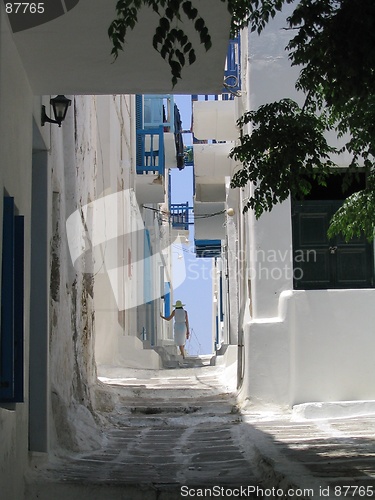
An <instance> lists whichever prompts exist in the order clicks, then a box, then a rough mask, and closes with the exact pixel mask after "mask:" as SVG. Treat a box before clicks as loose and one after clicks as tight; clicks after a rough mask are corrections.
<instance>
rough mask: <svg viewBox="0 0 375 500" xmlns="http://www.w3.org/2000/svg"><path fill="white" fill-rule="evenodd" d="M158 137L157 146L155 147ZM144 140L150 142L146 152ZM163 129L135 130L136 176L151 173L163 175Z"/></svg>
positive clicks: (161, 127)
mask: <svg viewBox="0 0 375 500" xmlns="http://www.w3.org/2000/svg"><path fill="white" fill-rule="evenodd" d="M156 137H158V139H159V141H158V142H159V145H158V147H157V146H156V145H155V138H156ZM146 138H148V139H149V140H150V144H149V146H150V147H149V148H147V150H146ZM164 170H165V155H164V129H163V126H160V127H159V128H154V129H142V130H137V167H136V171H137V174H144V173H147V172H153V173H155V174H159V175H164Z"/></svg>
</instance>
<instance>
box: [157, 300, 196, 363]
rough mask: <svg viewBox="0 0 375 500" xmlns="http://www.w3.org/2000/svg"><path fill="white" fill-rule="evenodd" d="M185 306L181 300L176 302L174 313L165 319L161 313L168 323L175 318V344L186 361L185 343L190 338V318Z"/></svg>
mask: <svg viewBox="0 0 375 500" xmlns="http://www.w3.org/2000/svg"><path fill="white" fill-rule="evenodd" d="M184 305H185V304H183V303H182V302H181V300H176V303H175V304H173V307H174V309H173V311H172V313H171V314H170V315H169V316H168V317H165V316H163V315H162V314H161V313H160V317H161V318H162V319H165V320H166V321H170V320H171V319H172V318H174V328H173V332H174V341H175V344H176V345H177V346H178V347H179V348H180V353H181V355H182V357H183V359H185V342H186V339H188V338H189V335H190V334H189V317H188V313H187V311H185V309H184Z"/></svg>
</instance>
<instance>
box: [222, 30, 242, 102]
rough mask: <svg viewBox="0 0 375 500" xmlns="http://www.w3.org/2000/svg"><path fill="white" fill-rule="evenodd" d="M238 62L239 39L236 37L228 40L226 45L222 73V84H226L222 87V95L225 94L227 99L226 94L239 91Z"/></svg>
mask: <svg viewBox="0 0 375 500" xmlns="http://www.w3.org/2000/svg"><path fill="white" fill-rule="evenodd" d="M240 60H241V53H240V37H239V36H238V37H236V38H234V39H232V40H229V45H228V51H227V59H226V65H225V72H224V83H225V84H226V86H224V88H223V94H226V96H227V98H228V97H229V96H228V92H229V94H231V92H238V91H239V90H241V70H240V68H241V67H240ZM232 95H233V94H232ZM223 98H224V96H223ZM224 99H225V98H224Z"/></svg>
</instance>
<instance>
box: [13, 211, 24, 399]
mask: <svg viewBox="0 0 375 500" xmlns="http://www.w3.org/2000/svg"><path fill="white" fill-rule="evenodd" d="M13 310H14V401H16V402H18V403H20V402H23V400H24V217H23V216H21V215H18V216H16V217H15V225H14V306H13Z"/></svg>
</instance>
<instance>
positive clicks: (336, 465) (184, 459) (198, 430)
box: [0, 366, 375, 500]
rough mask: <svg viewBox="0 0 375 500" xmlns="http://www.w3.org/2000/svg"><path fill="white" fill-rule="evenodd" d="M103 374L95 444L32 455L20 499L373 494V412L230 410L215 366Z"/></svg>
mask: <svg viewBox="0 0 375 500" xmlns="http://www.w3.org/2000/svg"><path fill="white" fill-rule="evenodd" d="M102 375H103V377H102V381H103V382H105V384H103V385H102V390H101V391H100V392H99V396H100V394H101V395H102V396H104V395H107V396H108V391H110V392H111V394H112V398H111V401H112V405H108V404H107V405H103V408H102V414H103V416H105V418H106V420H107V422H108V424H107V426H106V427H105V429H104V440H103V446H102V447H101V448H100V449H97V450H94V451H91V452H81V453H76V454H70V455H68V456H65V457H64V458H62V457H60V458H56V459H55V460H53V461H50V462H49V463H47V464H39V465H38V464H37V465H34V467H33V469H32V471H31V472H30V474H29V475H28V486H27V490H26V495H25V500H34V499H39V500H86V499H90V500H138V499H142V500H143V499H144V500H148V499H150V500H151V499H152V500H153V499H158V500H177V499H182V498H199V497H200V498H202V497H203V496H204V497H205V498H210V497H214V498H228V497H230V496H232V498H233V497H241V498H252V499H253V500H254V499H256V498H270V499H272V498H280V499H307V498H310V499H317V498H320V499H323V498H328V499H330V500H333V499H336V498H343V499H349V498H350V499H352V500H353V499H354V500H361V499H363V498H374V499H375V413H373V414H367V415H361V414H358V415H357V416H356V417H354V416H353V415H352V416H351V417H350V415H349V414H347V415H345V416H344V417H343V418H327V417H325V418H319V415H316V416H315V418H314V419H306V418H304V419H302V420H301V419H299V420H296V418H295V417H296V414H295V413H293V412H292V411H288V410H284V411H280V409H275V408H273V409H265V408H263V409H259V408H258V407H252V406H251V405H250V407H247V408H246V409H242V411H241V412H239V409H238V407H237V400H236V398H235V395H234V393H233V392H232V391H233V387H232V386H231V381H232V380H233V377H230V376H229V378H227V379H226V378H225V377H224V375H227V374H226V372H224V370H223V369H222V368H221V367H210V366H203V367H201V368H199V369H197V368H196V369H191V368H187V369H183V368H181V369H175V370H160V371H158V372H147V371H140V370H133V371H131V370H130V371H129V370H127V371H126V372H124V371H123V370H120V369H119V370H113V369H111V370H107V371H106V370H104V371H103V373H102ZM99 399H100V398H99ZM107 399H108V397H107ZM107 399H106V398H105V397H104V398H103V401H106V400H107ZM373 406H374V407H375V405H373ZM105 408H106V411H104V410H105ZM329 411H331V410H329ZM297 417H298V414H297ZM298 418H300V417H298ZM240 487H242V490H241V489H240ZM254 490H255V491H254ZM241 492H242V496H240V495H237V494H238V493H241ZM202 493H205V495H203V494H202ZM222 493H223V494H222ZM262 493H264V496H263V495H262ZM219 494H220V495H219ZM0 498H1V496H0Z"/></svg>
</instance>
